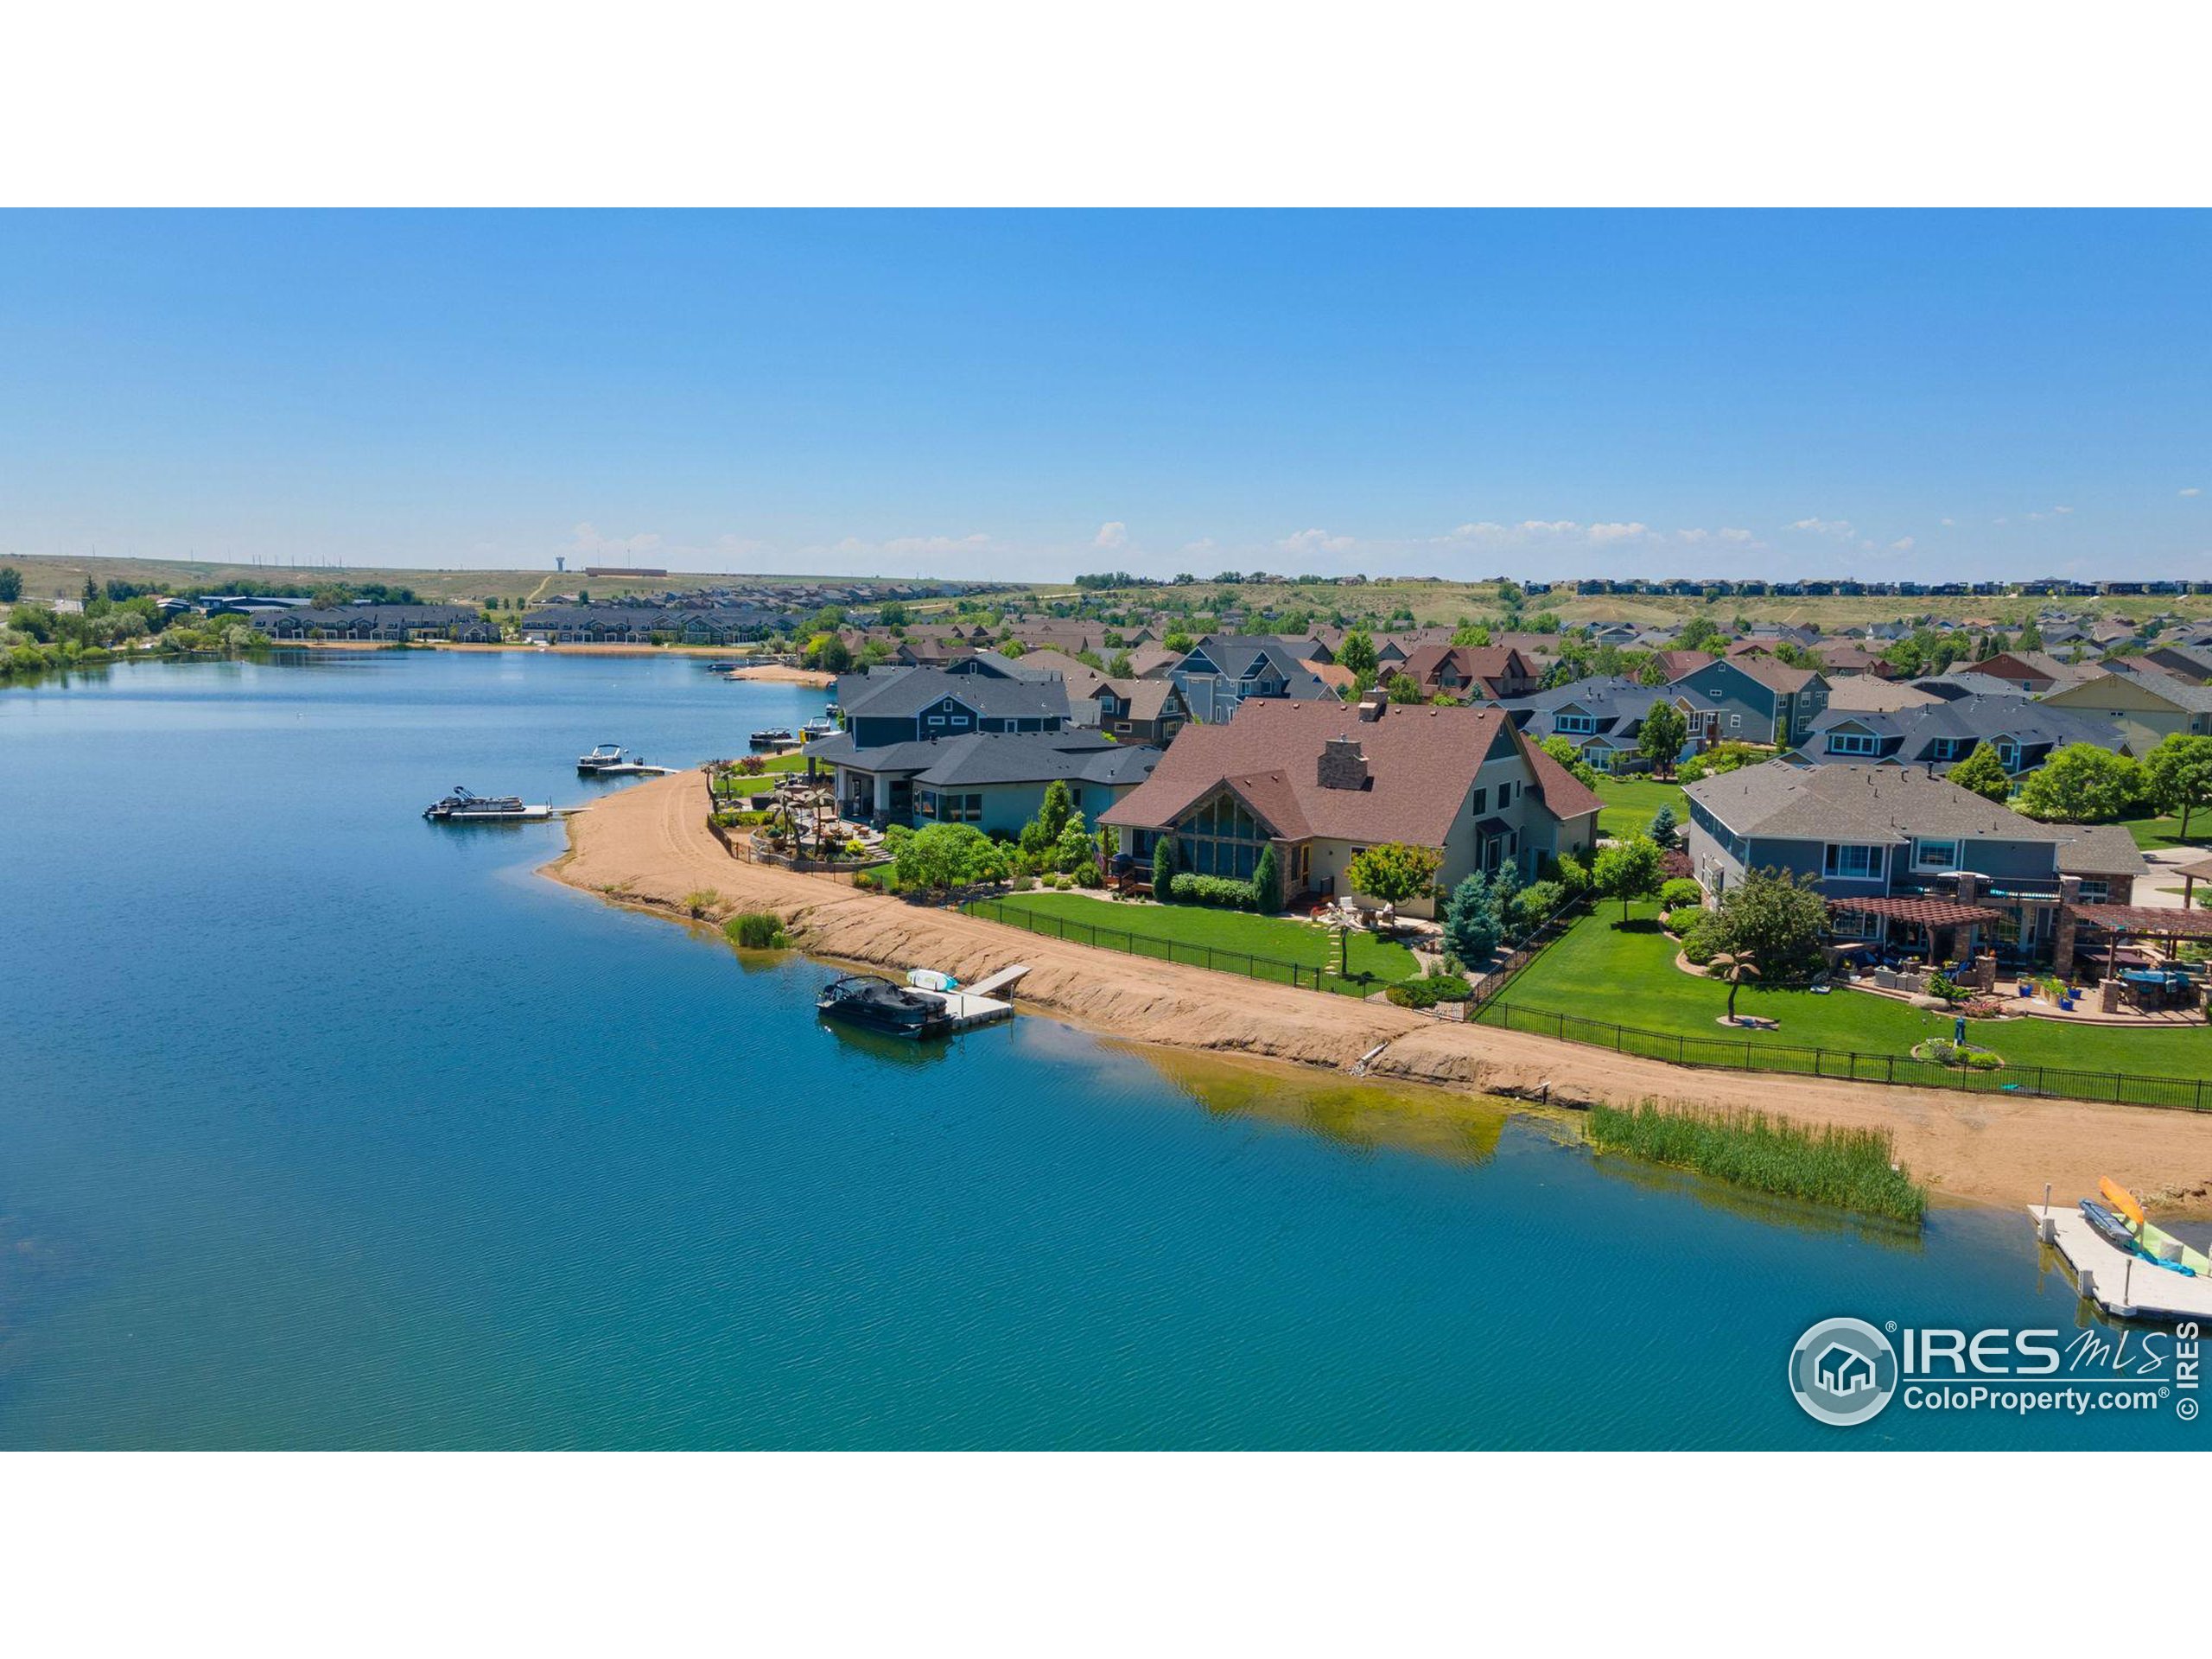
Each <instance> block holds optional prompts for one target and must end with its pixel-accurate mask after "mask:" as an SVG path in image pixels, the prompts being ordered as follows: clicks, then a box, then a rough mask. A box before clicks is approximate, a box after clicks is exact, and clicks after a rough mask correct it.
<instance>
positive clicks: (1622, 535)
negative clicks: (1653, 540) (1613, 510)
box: [1590, 523, 1651, 544]
mask: <svg viewBox="0 0 2212 1659" xmlns="http://www.w3.org/2000/svg"><path fill="white" fill-rule="evenodd" d="M1650 533H1651V526H1650V525H1649V524H1642V523H1637V524H1592V525H1591V526H1590V539H1591V540H1592V541H1593V542H1597V543H1600V544H1602V543H1606V542H1625V541H1632V540H1634V539H1635V538H1636V537H1639V536H1649V534H1650Z"/></svg>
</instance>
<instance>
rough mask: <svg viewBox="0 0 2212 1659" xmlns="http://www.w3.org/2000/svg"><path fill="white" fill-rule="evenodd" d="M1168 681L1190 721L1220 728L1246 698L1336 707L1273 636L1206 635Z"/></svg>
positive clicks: (1287, 647)
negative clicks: (1324, 702)
mask: <svg viewBox="0 0 2212 1659" xmlns="http://www.w3.org/2000/svg"><path fill="white" fill-rule="evenodd" d="M1170 677H1171V678H1172V679H1173V681H1174V682H1175V689H1176V690H1179V691H1180V692H1181V693H1182V694H1183V701H1184V702H1185V704H1187V705H1188V706H1189V708H1190V710H1191V717H1192V719H1194V720H1199V721H1205V722H1206V723H1207V724H1209V725H1218V724H1220V723H1221V722H1222V721H1225V720H1227V719H1229V718H1230V716H1231V715H1234V714H1235V713H1236V709H1237V706H1238V705H1239V704H1240V703H1242V702H1244V701H1245V699H1246V698H1248V697H1262V698H1268V697H1280V698H1287V699H1290V700H1292V701H1294V702H1319V701H1320V700H1321V699H1323V698H1327V699H1329V700H1330V701H1331V702H1335V701H1336V700H1337V699H1336V694H1335V693H1334V692H1333V691H1332V690H1329V688H1328V687H1327V686H1326V685H1325V684H1324V683H1322V681H1321V678H1320V677H1319V675H1317V674H1315V673H1314V672H1313V670H1312V669H1310V668H1308V667H1307V666H1306V664H1305V663H1304V661H1302V660H1301V659H1300V657H1299V656H1298V653H1297V648H1296V647H1295V646H1294V645H1291V644H1290V643H1289V642H1288V641H1287V640H1283V639H1275V638H1274V636H1273V635H1271V634H1234V633H1210V634H1208V635H1206V637H1205V639H1201V640H1199V641H1198V644H1197V645H1194V646H1192V649H1191V651H1190V652H1189V653H1188V654H1187V655H1186V656H1185V658H1183V660H1182V661H1181V662H1180V663H1179V664H1176V666H1175V668H1174V670H1173V672H1172V673H1171V675H1170Z"/></svg>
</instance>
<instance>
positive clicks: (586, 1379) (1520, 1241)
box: [0, 652, 2199, 1448]
mask: <svg viewBox="0 0 2212 1659" xmlns="http://www.w3.org/2000/svg"><path fill="white" fill-rule="evenodd" d="M822 701H823V699H822V696H821V695H820V694H819V693H817V692H810V691H806V690H799V689H796V688H786V687H778V686H766V685H747V686H733V685H727V684H723V683H719V682H718V681H716V680H715V679H714V678H713V677H710V676H709V675H708V674H706V673H705V672H704V671H702V670H701V669H700V668H699V667H698V666H697V665H696V664H695V663H692V662H688V661H670V660H652V659H639V660H623V659H606V658H600V659H589V658H559V657H547V656H543V655H522V654H501V655H493V654H486V655H474V656H464V655H449V654H429V653H385V654H377V653H362V654H353V653H335V652H327V653H315V654H313V655H312V656H308V657H306V658H304V659H287V660H279V661H272V662H267V663H254V664H213V663H211V664H194V665H175V664H133V665H128V666H121V667H118V668H115V669H113V670H111V671H107V672H105V673H104V674H96V675H92V676H88V677H79V678H75V679H72V680H71V681H69V682H67V683H48V684H45V685H41V686H38V687H34V688H29V689H18V690H7V691H0V745H4V753H5V756H6V766H5V767H4V769H0V855H4V856H3V857H0V969H4V974H3V975H0V978H3V979H4V997H0V1446H8V1447H46V1446H50V1447H90V1446H243V1447H264V1446H267V1447H319V1446H361V1447H385V1446H403V1447H404V1446H423V1447H478V1446H488V1447H570V1446H574V1447H600V1446H644V1447H671V1448H690V1447H841V1446H842V1447H904V1446H929V1447H988V1446H1010V1447H1011V1446H1020V1447H1031V1446H1069V1447H1090V1446H1116V1447H1119V1446H1160V1447H1198V1446H1253V1447H1351V1446H1362V1447H1363V1446H1401V1447H1458V1446H1484V1447H1576V1446H1589V1447H1612V1446H1625V1447H1672V1446H1700V1447H1796V1446H1812V1447H1843V1446H1849V1447H1859V1448H1864V1447H1877V1446H1926V1447H1942V1446H2195V1445H2196V1444H2197V1443H2198V1442H2199V1436H2198V1434H2197V1433H2196V1429H2197V1427H2198V1426H2197V1425H2184V1424H2181V1423H2177V1422H2176V1421H2174V1419H2173V1417H2172V1415H2171V1413H2170V1412H2161V1413H2158V1414H2155V1415H2152V1416H2133V1417H2125V1418H2122V1417H2102V1418H2097V1419H2090V1420H2082V1421H2044V1420H2032V1421H2020V1420H2015V1419H2011V1418H2005V1417H1999V1416H1996V1415H1993V1414H1962V1413H1961V1414H1948V1415H1935V1414H1919V1413H1907V1412H1905V1411H1903V1410H1901V1409H1899V1408H1897V1407H1896V1406H1892V1407H1891V1409H1889V1410H1888V1411H1887V1412H1885V1414H1883V1415H1882V1416H1881V1417H1879V1418H1878V1419H1877V1420H1875V1421H1873V1422H1872V1423H1871V1424H1869V1425H1867V1426H1866V1427H1863V1428H1859V1429H1850V1430H1838V1429H1829V1428H1825V1427H1821V1426H1820V1425H1818V1424H1815V1423H1814V1422H1813V1421H1810V1420H1809V1419H1808V1418H1807V1417H1805V1416H1804V1415H1803V1414H1802V1413H1801V1412H1800V1410H1799V1409H1798V1408H1797V1406H1796V1403H1795V1402H1793V1400H1792V1399H1791V1397H1790V1395H1789V1392H1788V1391H1787V1389H1786V1388H1785V1386H1784V1383H1783V1370H1784V1365H1785V1362H1786V1359H1787V1357H1788V1354H1789V1348H1790V1345H1791V1344H1792V1343H1793V1342H1794V1341H1795V1340H1796V1338H1797V1336H1798V1334H1799V1333H1800V1332H1802V1331H1803V1330H1804V1329H1805V1327H1806V1326H1808V1325H1810V1324H1812V1323H1813V1322H1814V1321H1815V1320H1816V1319H1821V1318H1823V1317H1827V1316H1829V1315H1832V1314H1840V1313H1852V1314H1857V1315H1859V1316H1861V1317H1863V1318H1866V1319H1872V1320H1873V1321H1875V1322H1877V1323H1879V1322H1881V1321H1883V1320H1885V1319H1897V1320H1900V1321H1903V1322H1905V1323H1909V1324H1923V1325H1929V1324H1932V1325H1962V1326H1965V1327H1967V1328H1968V1329H1973V1328H1976V1327H1980V1326H1985V1325H2043V1326H2046V1327H2047V1326H2056V1327H2058V1328H2060V1329H2061V1330H2062V1331H2063V1332H2068V1333H2069V1335H2070V1334H2071V1332H2073V1330H2074V1328H2075V1324H2076V1320H2077V1319H2078V1317H2079V1315H2078V1314H2077V1311H2076V1303H2075V1297H2074V1295H2073V1293H2072V1289H2071V1287H2070V1284H2069V1281H2068V1279H2067V1277H2066V1275H2065V1274H2064V1273H2063V1271H2053V1270H2051V1269H2050V1268H2049V1267H2048V1266H2047V1265H2046V1264H2044V1263H2043V1262H2039V1260H2038V1252H2037V1249H2036V1248H2035V1246H2034V1243H2033V1241H2032V1239H2031V1236H2030V1235H2029V1233H2028V1230H2027V1227H2026V1224H2025V1222H2024V1218H2022V1217H2018V1216H2016V1215H2013V1214H2007V1213H1999V1212H1993V1211H1980V1210H1963V1209H1956V1208H1941V1209H1938V1210H1937V1211H1936V1212H1935V1214H1934V1215H1933V1216H1932V1217H1931V1219H1930V1221H1929V1224H1928V1226H1927V1228H1926V1230H1925V1231H1924V1232H1923V1233H1922V1234H1920V1235H1918V1236H1913V1237H1910V1238H1904V1237H1900V1236H1897V1235H1896V1234H1893V1233H1890V1232H1886V1231H1881V1230H1873V1231H1866V1230H1859V1229H1857V1228H1855V1227H1853V1226H1852V1225H1849V1224H1845V1223H1841V1222H1838V1221H1835V1220H1833V1219H1830V1218H1827V1217H1818V1216H1811V1215H1806V1214H1802V1213H1800V1212H1796V1211H1790V1210H1788V1209H1783V1208H1777V1207H1772V1206H1766V1205H1759V1204H1756V1203H1750V1202H1746V1201H1745V1200H1742V1199H1740V1198H1735V1197H1732V1195H1730V1194H1727V1193H1726V1192H1720V1191H1719V1190H1717V1189H1713V1188H1711V1187H1708V1186H1705V1185H1701V1184H1699V1183H1696V1182H1693V1181H1689V1180H1686V1179H1678V1178H1675V1177H1673V1176H1668V1175H1662V1174H1656V1173H1650V1172H1646V1171H1642V1170H1639V1169H1637V1168H1636V1167H1635V1166H1626V1165H1622V1164H1619V1163H1617V1162H1614V1161H1612V1160H1602V1161H1601V1160H1593V1159H1592V1156H1591V1155H1590V1154H1588V1153H1587V1152H1586V1151H1585V1150H1584V1149H1582V1148H1581V1147H1580V1146H1577V1145H1574V1144H1571V1137H1572V1135H1573V1128H1572V1125H1571V1123H1561V1122H1554V1121H1549V1120H1546V1119H1542V1118H1538V1117H1529V1116H1515V1115H1512V1114H1510V1112H1508V1111H1507V1110H1506V1109H1504V1108H1503V1107H1494V1108H1493V1107H1486V1106H1470V1105H1468V1104H1466V1103H1456V1102H1447V1103H1442V1104H1439V1103H1436V1102H1434V1101H1432V1100H1429V1099H1427V1098H1423V1097H1419V1096H1414V1097H1410V1098H1408V1097H1406V1096H1384V1095H1381V1094H1378V1093H1369V1092H1367V1091H1363V1090H1362V1089H1360V1088H1359V1087H1358V1086H1357V1085H1352V1084H1342V1083H1332V1082H1329V1081H1327V1080H1325V1079H1319V1078H1317V1079H1315V1080H1314V1081H1313V1082H1311V1083H1307V1082H1305V1081H1303V1080H1302V1079H1299V1078H1284V1077H1278V1076H1276V1075H1275V1074H1273V1073H1266V1072H1255V1071H1246V1070H1240V1069H1230V1068H1224V1067H1219V1066H1215V1065H1208V1064H1204V1063H1198V1062H1193V1061H1187V1060H1182V1059H1177V1058H1147V1056H1146V1055H1145V1054H1144V1053H1142V1052H1138V1051H1136V1050H1134V1049H1131V1048H1128V1047H1126V1046H1113V1045H1109V1044H1104V1043H1102V1042H1100V1041H1098V1040H1096V1039H1093V1038H1091V1037H1090V1036H1087V1035H1085V1034H1083V1033H1077V1032H1075V1031H1072V1030H1071V1029H1069V1028H1067V1027H1061V1026H1058V1025H1055V1024H1053V1023H1052V1022H1050V1021H1047V1020H1041V1019H1030V1018H1025V1019H1022V1020H1017V1021H1016V1022H1014V1025H1013V1026H1011V1027H997V1028H994V1029H990V1030H987V1031H983V1032H978V1033H971V1034H970V1035H969V1036H966V1037H963V1038H961V1039H957V1040H955V1041H954V1042H952V1043H950V1044H949V1045H945V1046H939V1047H934V1048H927V1049H921V1050H915V1049H912V1048H906V1049H900V1048H898V1047H896V1046H886V1045H881V1044H872V1043H868V1042H865V1041H859V1040H855V1039H851V1038H848V1037H844V1036H841V1035H839V1034H837V1033H833V1032H830V1031H828V1030H825V1029H823V1028H822V1027H819V1026H818V1025H817V1022H816V1020H815V1017H814V1014H813V1012H812V1007H811V1004H812V998H813V996H814V994H815V992H816V990H817V988H818V987H819V985H820V984H821V982H823V979H824V978H825V976H826V973H825V970H824V969H822V968H821V967H819V966H817V965H816V964H813V963H809V962H807V961H806V960H805V959H804V958H802V957H792V956H787V955H779V956H774V957H758V958H741V957H740V956H739V955H738V953H736V952H735V951H734V950H731V949H729V948H728V946H727V945H725V944H722V943H721V941H720V940H719V939H716V938H712V937H709V936H707V935H704V934H702V933H697V932H693V931H687V930H685V929H683V928H680V927H677V926H675V925H671V924H669V923H668V922H665V921H662V920H658V919H656V918H651V917H645V916H640V915H634V914H631V913H627V912H620V911H616V910H613V909H609V908H607V906H603V905H601V904H600V903H598V902H597V901H595V900H594V899H589V898H588V897H586V896H584V895H582V894H578V893H573V892H571V891H569V890H568V889H566V888H563V887H558V886H556V885H555V884H553V883H551V882H549V881H547V880H543V879H542V878H540V877H538V876H537V875H536V874H533V871H534V869H535V868H536V867H537V866H538V865H539V864H541V863H543V862H544V861H547V860H549V859H550V858H552V857H554V856H556V855H557V854H558V853H559V851H560V850H561V849H562V846H563V830H562V829H560V828H559V827H558V826H557V825H551V826H534V827H519V828H504V827H494V828H484V829H450V828H440V827H438V826H434V825H431V824H428V823H424V822H423V820H422V819H421V818H420V817H419V816H418V815H419V813H420V811H421V809H422V808H423V806H424V805H425V804H428V803H429V801H431V800H433V799H435V798H436V797H438V796H439V795H441V794H442V793H444V792H445V791H447V789H448V788H449V787H450V786H451V785H454V784H456V783H460V784H466V785H469V786H471V787H473V788H475V789H478V790H480V791H487V792H500V793H505V792H517V793H520V794H523V795H524V796H526V797H527V798H531V799H533V800H550V801H552V802H555V803H556V804H570V803H575V802H577V801H580V800H583V799H586V798H589V796H590V795H591V794H592V793H593V792H594V791H595V790H600V789H607V788H619V787H625V786H626V785H588V784H582V783H580V782H579V781H578V780H577V779H576V777H575V772H574V770H573V766H572V764H571V763H572V761H573V758H574V757H575V755H576V754H577V753H580V752H582V750H584V749H587V748H588V747H591V745H592V744H594V743H595V742H599V741H621V742H623V743H626V744H627V745H630V746H631V747H633V748H637V749H640V750H642V751H643V753H645V756H646V757H647V758H648V759H649V760H655V761H668V762H671V763H690V762H694V761H696V760H702V759H705V758H708V757H709V756H711V755H715V754H722V753H734V752H737V751H740V750H741V749H742V747H743V741H744V736H745V734H746V733H747V732H748V731H750V730H751V729H753V728H755V727H758V726H761V725H765V724H770V723H776V724H792V725H796V724H797V722H798V721H800V720H802V719H804V718H805V717H806V716H808V715H811V714H813V713H815V712H817V711H818V709H820V707H821V705H822ZM1783 1090H1786V1084H1782V1085H1778V1086H1777V1095H1778V1097H1777V1102H1776V1104H1777V1106H1780V1107H1783V1108H1784V1109H1786V1107H1787V1100H1786V1098H1785V1097H1781V1096H1782V1091H1783ZM1539 1276H1540V1277H1541V1279H1542V1280H1543V1281H1545V1282H1546V1283H1548V1284H1550V1285H1553V1286H1555V1287H1558V1288H1559V1290H1560V1294H1558V1295H1557V1296H1555V1297H1537V1296H1535V1295H1532V1294H1530V1292H1529V1285H1530V1283H1531V1282H1532V1281H1533V1280H1534V1279H1535V1278H1537V1277H1539Z"/></svg>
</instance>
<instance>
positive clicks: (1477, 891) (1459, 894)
mask: <svg viewBox="0 0 2212 1659" xmlns="http://www.w3.org/2000/svg"><path fill="white" fill-rule="evenodd" d="M1498 936H1499V929H1498V922H1497V905H1496V904H1494V903H1493V902H1492V901H1491V885H1490V880H1489V878H1488V877H1486V876H1485V875H1484V874H1483V873H1482V872H1481V871H1480V870H1477V871H1476V872H1475V873H1474V874H1471V875H1470V876H1468V877H1467V878H1466V879H1465V880H1463V881H1461V882H1460V883H1459V886H1458V887H1454V888H1452V897H1451V898H1450V899H1447V900H1446V902H1445V906H1444V943H1445V945H1446V948H1447V949H1449V950H1450V951H1451V952H1452V955H1453V956H1455V957H1459V960H1460V961H1461V962H1464V963H1466V964H1467V965H1468V966H1469V967H1471V968H1476V969H1479V968H1480V967H1481V966H1482V965H1483V964H1484V963H1486V962H1488V961H1489V960H1490V959H1491V954H1492V953H1493V952H1494V951H1496V950H1497V941H1498Z"/></svg>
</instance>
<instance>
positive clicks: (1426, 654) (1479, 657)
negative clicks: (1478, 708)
mask: <svg viewBox="0 0 2212 1659" xmlns="http://www.w3.org/2000/svg"><path fill="white" fill-rule="evenodd" d="M1396 672H1397V673H1400V674H1404V675H1407V676H1408V677H1411V679H1412V680H1413V681H1414V683H1415V684H1417V685H1418V686H1420V687H1421V695H1422V696H1429V697H1434V696H1446V697H1452V698H1455V699H1460V700H1463V701H1465V702H1480V701H1482V700H1483V699H1484V698H1487V699H1489V700H1490V701H1491V702H1503V700H1504V699H1506V698H1508V697H1525V696H1528V695H1529V693H1530V692H1532V691H1534V690H1535V689H1536V683H1537V681H1538V679H1539V678H1541V674H1540V672H1539V671H1538V670H1537V668H1536V666H1535V664H1533V663H1531V662H1530V661H1529V659H1528V658H1526V657H1523V656H1522V654H1521V653H1520V652H1518V651H1516V650H1515V649H1514V648H1513V647H1512V646H1510V645H1422V646H1421V647H1419V648H1418V649H1416V650H1415V651H1414V652H1412V653H1411V654H1410V655H1409V656H1408V657H1407V658H1406V659H1405V661H1404V662H1403V663H1402V664H1400V666H1399V667H1398V669H1397V670H1396Z"/></svg>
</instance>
